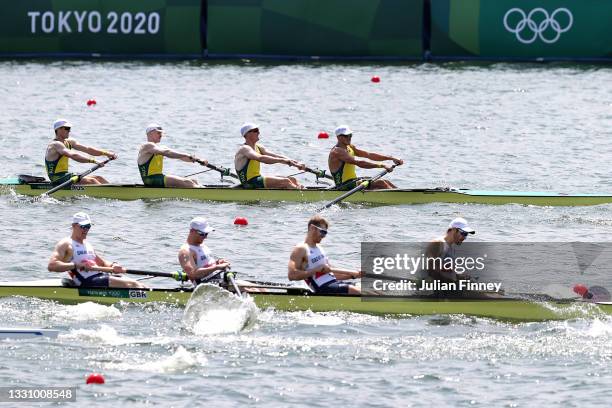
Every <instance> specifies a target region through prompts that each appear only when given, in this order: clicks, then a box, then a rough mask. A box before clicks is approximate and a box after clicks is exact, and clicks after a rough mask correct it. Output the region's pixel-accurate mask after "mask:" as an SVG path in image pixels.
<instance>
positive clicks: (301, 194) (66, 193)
mask: <svg viewBox="0 0 612 408" xmlns="http://www.w3.org/2000/svg"><path fill="white" fill-rule="evenodd" d="M53 187H54V185H52V184H51V183H49V182H47V181H45V180H44V179H43V178H42V177H34V176H25V177H24V176H20V177H11V178H3V179H0V192H4V193H6V192H7V191H8V190H13V191H15V192H16V193H18V194H23V195H27V196H39V195H41V194H43V193H45V192H47V191H48V190H49V189H51V188H53ZM344 193H346V192H345V191H342V190H336V189H330V188H321V187H307V188H305V189H303V190H285V189H273V188H261V189H245V188H242V187H241V186H227V185H206V186H201V187H193V188H164V187H148V186H144V185H142V184H99V185H78V184H73V185H71V186H68V187H66V188H63V189H60V190H58V191H56V192H55V193H54V197H56V198H66V197H78V196H87V197H92V198H109V199H117V200H141V199H160V198H161V199H192V200H202V201H229V202H257V201H287V202H302V203H304V202H306V203H308V202H321V201H332V200H334V199H337V198H338V197H340V196H341V195H342V194H344ZM344 201H347V202H352V203H363V204H382V205H401V204H427V203H460V204H465V203H469V204H497V205H501V204H523V205H538V206H586V205H600V204H609V203H612V194H605V193H604V194H567V193H556V192H521V191H488V190H470V189H454V188H417V189H401V188H398V189H384V190H363V191H360V192H359V193H356V194H352V195H350V196H349V197H346V198H345V199H344Z"/></svg>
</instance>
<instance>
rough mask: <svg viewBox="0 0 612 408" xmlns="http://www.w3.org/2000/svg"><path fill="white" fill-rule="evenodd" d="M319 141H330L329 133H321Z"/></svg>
mask: <svg viewBox="0 0 612 408" xmlns="http://www.w3.org/2000/svg"><path fill="white" fill-rule="evenodd" d="M318 138H319V139H329V135H328V134H327V132H319V136H318Z"/></svg>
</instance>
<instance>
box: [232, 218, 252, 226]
mask: <svg viewBox="0 0 612 408" xmlns="http://www.w3.org/2000/svg"><path fill="white" fill-rule="evenodd" d="M234 225H249V221H248V220H247V219H246V218H244V217H236V219H235V220H234Z"/></svg>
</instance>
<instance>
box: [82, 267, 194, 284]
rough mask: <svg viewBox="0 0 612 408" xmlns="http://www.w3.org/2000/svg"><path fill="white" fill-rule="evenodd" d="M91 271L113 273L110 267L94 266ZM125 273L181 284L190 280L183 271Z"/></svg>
mask: <svg viewBox="0 0 612 408" xmlns="http://www.w3.org/2000/svg"><path fill="white" fill-rule="evenodd" d="M91 270H92V271H98V272H106V273H113V268H112V267H110V266H94V267H92V268H91ZM125 272H126V273H129V274H132V275H145V276H158V277H161V278H172V279H174V280H177V281H179V282H185V281H186V280H188V279H189V278H188V277H187V274H186V273H185V272H183V271H174V272H155V271H140V270H138V269H126V270H125Z"/></svg>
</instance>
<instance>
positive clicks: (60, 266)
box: [47, 239, 76, 272]
mask: <svg viewBox="0 0 612 408" xmlns="http://www.w3.org/2000/svg"><path fill="white" fill-rule="evenodd" d="M69 246H70V244H69V243H68V241H67V240H65V239H63V240H61V241H60V242H58V243H57V245H55V248H53V253H52V254H51V258H49V263H48V264H47V269H48V270H49V272H68V271H70V270H72V269H74V268H76V266H75V264H74V263H73V262H66V258H68V250H69Z"/></svg>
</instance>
